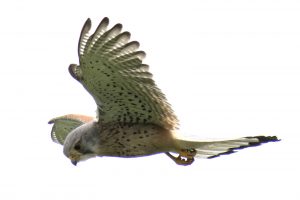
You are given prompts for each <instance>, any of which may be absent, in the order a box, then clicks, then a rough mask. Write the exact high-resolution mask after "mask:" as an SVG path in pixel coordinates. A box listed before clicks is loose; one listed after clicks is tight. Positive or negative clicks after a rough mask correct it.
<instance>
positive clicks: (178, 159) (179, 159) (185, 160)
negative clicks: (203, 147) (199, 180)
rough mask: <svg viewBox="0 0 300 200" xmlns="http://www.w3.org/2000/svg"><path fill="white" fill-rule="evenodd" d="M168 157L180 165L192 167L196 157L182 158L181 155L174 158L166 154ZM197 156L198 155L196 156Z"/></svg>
mask: <svg viewBox="0 0 300 200" xmlns="http://www.w3.org/2000/svg"><path fill="white" fill-rule="evenodd" d="M166 154H167V156H169V157H170V158H171V159H172V160H174V162H175V163H176V164H178V165H184V166H186V165H190V164H192V163H193V162H194V157H193V156H182V155H181V154H179V155H178V156H177V157H175V156H173V155H172V154H170V153H169V152H166ZM195 155H196V154H195Z"/></svg>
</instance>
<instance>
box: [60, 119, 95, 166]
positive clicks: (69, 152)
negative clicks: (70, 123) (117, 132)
mask: <svg viewBox="0 0 300 200" xmlns="http://www.w3.org/2000/svg"><path fill="white" fill-rule="evenodd" d="M99 134H100V126H99V124H98V123H97V122H95V121H92V122H88V123H85V124H83V125H81V126H79V127H77V128H76V129H74V130H73V131H71V132H70V133H69V134H68V135H67V137H66V139H65V141H64V150H63V151H64V154H65V156H66V157H68V158H69V159H70V160H71V162H72V164H74V165H76V164H77V163H78V162H79V161H83V160H87V159H89V158H92V157H95V156H97V153H96V152H97V146H98V143H99Z"/></svg>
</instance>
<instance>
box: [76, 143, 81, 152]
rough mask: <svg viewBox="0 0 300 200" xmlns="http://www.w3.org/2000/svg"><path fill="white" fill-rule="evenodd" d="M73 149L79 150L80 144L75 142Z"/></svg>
mask: <svg viewBox="0 0 300 200" xmlns="http://www.w3.org/2000/svg"><path fill="white" fill-rule="evenodd" d="M74 149H75V150H76V151H79V150H80V149H81V147H80V144H79V143H77V144H75V146H74Z"/></svg>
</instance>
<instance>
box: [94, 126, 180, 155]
mask: <svg viewBox="0 0 300 200" xmlns="http://www.w3.org/2000/svg"><path fill="white" fill-rule="evenodd" d="M100 138H101V139H100V145H99V148H100V152H99V155H101V156H117V157H138V156H147V155H152V154H157V153H163V152H167V151H171V150H172V149H173V146H174V145H173V144H174V142H173V141H174V140H173V137H172V134H171V133H170V132H169V131H167V130H166V129H164V128H162V127H160V126H157V125H152V124H148V125H145V124H136V125H117V126H114V127H113V128H108V129H105V130H104V131H103V132H102V134H101V137H100Z"/></svg>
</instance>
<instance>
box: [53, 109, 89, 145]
mask: <svg viewBox="0 0 300 200" xmlns="http://www.w3.org/2000/svg"><path fill="white" fill-rule="evenodd" d="M92 120H93V118H92V117H88V116H84V115H73V114H70V115H65V116H61V117H56V118H54V119H51V120H50V121H49V122H48V123H49V124H53V127H52V130H51V138H52V140H53V142H56V143H58V144H61V145H63V144H64V141H65V139H66V137H67V135H68V134H69V133H70V132H71V131H72V130H73V129H75V128H77V127H79V126H81V125H82V124H84V123H87V122H90V121H92Z"/></svg>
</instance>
